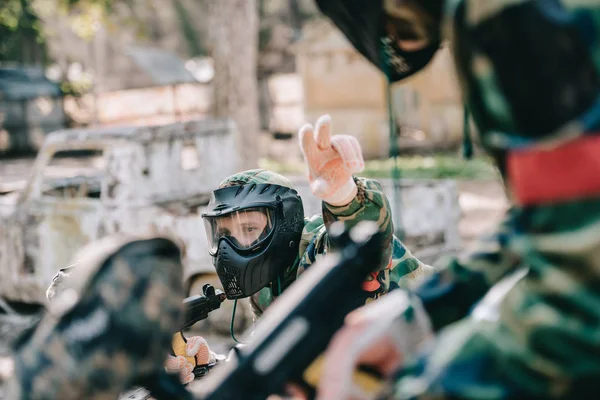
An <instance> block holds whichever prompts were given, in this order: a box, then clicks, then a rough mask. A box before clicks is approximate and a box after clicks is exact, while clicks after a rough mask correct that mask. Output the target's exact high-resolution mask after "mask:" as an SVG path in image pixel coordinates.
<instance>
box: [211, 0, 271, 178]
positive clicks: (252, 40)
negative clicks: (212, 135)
mask: <svg viewBox="0 0 600 400" xmlns="http://www.w3.org/2000/svg"><path fill="white" fill-rule="evenodd" d="M205 1H206V3H207V4H208V5H209V12H210V27H211V29H210V31H209V32H210V39H211V40H210V42H211V46H210V47H211V50H212V57H213V59H214V67H215V77H214V79H213V90H214V114H215V116H216V117H221V118H223V117H229V118H232V119H233V120H234V121H235V122H236V124H237V126H238V129H239V131H240V134H241V137H240V141H239V144H240V147H239V149H240V158H241V160H240V161H241V165H242V166H243V168H245V169H248V168H256V167H257V166H258V157H259V154H258V152H259V145H258V142H259V139H260V137H259V134H260V130H259V129H260V127H259V107H258V84H257V68H256V64H257V55H258V7H257V3H256V0H205Z"/></svg>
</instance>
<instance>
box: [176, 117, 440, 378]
mask: <svg viewBox="0 0 600 400" xmlns="http://www.w3.org/2000/svg"><path fill="white" fill-rule="evenodd" d="M299 140H300V146H301V150H302V153H303V156H304V159H305V161H306V164H307V167H308V179H309V182H310V187H311V191H312V192H313V193H314V194H315V195H316V196H317V197H319V198H320V199H321V200H322V204H323V214H322V215H315V216H313V217H312V218H305V217H304V210H303V206H302V201H301V199H300V197H299V196H298V194H297V192H296V191H295V190H294V189H293V187H292V183H291V182H290V180H289V179H287V178H285V177H284V176H281V175H279V174H277V173H274V172H271V171H267V170H262V169H255V170H249V171H244V172H241V173H237V174H235V175H233V176H230V177H228V178H226V179H225V180H224V181H223V182H222V183H221V184H220V185H219V188H218V189H216V190H215V191H214V192H213V195H212V197H211V201H210V203H209V205H208V206H207V211H206V212H205V213H204V214H203V218H204V221H205V226H206V234H207V238H208V241H209V252H210V254H211V255H212V256H213V263H214V265H215V269H216V271H217V274H218V276H219V279H220V281H221V283H222V284H223V288H224V291H225V293H226V294H227V297H228V298H229V299H236V300H237V299H240V298H246V297H250V304H251V307H252V311H253V314H254V318H255V319H257V318H259V317H260V315H261V314H262V313H263V312H264V310H265V309H266V308H267V307H268V306H269V305H270V304H271V303H272V302H273V301H274V300H275V299H276V297H277V296H279V295H280V294H281V293H282V292H283V291H284V290H285V289H286V288H287V287H289V286H290V285H291V284H292V283H293V282H294V281H295V280H296V278H297V277H298V275H299V274H301V273H302V272H303V271H304V270H305V269H307V268H309V267H310V265H311V264H312V263H314V262H315V260H317V259H319V258H320V257H322V256H323V255H324V254H326V253H327V251H328V250H329V249H330V248H334V247H335V244H334V243H329V240H328V234H327V230H328V228H329V227H330V226H331V224H333V223H334V222H335V221H344V222H345V225H346V227H352V226H355V225H356V224H357V223H358V222H360V221H364V220H371V221H376V222H378V224H379V226H380V230H381V231H382V232H384V233H385V234H386V236H387V237H388V239H386V241H385V242H386V244H385V246H384V248H383V249H382V252H383V254H384V257H383V259H384V260H385V262H384V263H383V264H382V265H381V266H380V268H379V272H378V273H374V274H373V275H372V276H369V277H367V280H366V281H365V282H364V284H363V289H364V297H365V298H364V301H365V303H366V302H369V301H370V300H372V299H376V298H378V297H379V296H381V295H382V294H384V293H387V292H388V291H389V290H390V289H394V288H397V287H404V288H407V287H409V286H410V285H412V284H413V283H414V282H416V281H417V280H419V279H420V278H422V277H424V276H427V275H430V274H431V273H432V267H430V266H427V265H425V264H423V263H421V262H420V261H419V260H418V259H416V258H415V257H414V256H413V255H412V254H411V253H410V251H409V250H408V249H406V247H405V246H404V245H403V243H402V242H401V241H400V240H399V239H398V238H397V237H396V236H394V234H393V223H392V216H391V209H390V205H389V202H388V200H387V198H386V196H385V194H384V193H383V189H382V187H381V185H380V184H379V183H378V182H376V181H374V180H371V179H365V178H357V177H354V176H353V174H354V173H358V172H360V171H362V169H363V168H364V161H363V157H362V150H361V147H360V145H359V143H358V141H357V140H356V138H354V137H352V136H349V135H334V136H331V119H330V117H329V116H328V115H325V116H322V117H320V118H319V119H318V120H317V123H316V126H315V127H314V128H313V126H312V125H310V124H307V125H305V126H304V127H302V128H301V129H300V131H299ZM234 310H235V308H234ZM232 318H234V316H233V315H232ZM198 340H203V339H202V338H198ZM204 343H205V342H204ZM189 351H190V353H193V349H190V350H189ZM171 359H172V357H170V360H171ZM182 363H183V361H182V360H180V363H179V364H176V363H175V362H174V361H171V362H170V364H169V365H170V366H171V365H172V366H173V367H176V366H182V365H183V364H182ZM188 369H189V366H188ZM173 370H175V369H173Z"/></svg>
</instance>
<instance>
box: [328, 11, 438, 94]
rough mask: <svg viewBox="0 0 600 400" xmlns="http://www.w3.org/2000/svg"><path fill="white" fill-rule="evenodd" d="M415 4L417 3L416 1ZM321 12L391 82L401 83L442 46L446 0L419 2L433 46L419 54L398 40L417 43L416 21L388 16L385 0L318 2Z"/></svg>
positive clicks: (424, 28) (423, 65) (423, 29)
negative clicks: (441, 22) (441, 29)
mask: <svg viewBox="0 0 600 400" xmlns="http://www.w3.org/2000/svg"><path fill="white" fill-rule="evenodd" d="M413 1H414V0H413ZM317 5H318V6H319V8H320V10H321V12H323V14H325V15H326V16H327V17H328V18H329V19H331V21H332V22H333V23H334V24H335V25H336V26H337V27H338V28H339V29H340V31H342V33H343V34H344V35H345V36H346V37H347V38H348V40H349V41H350V43H352V45H353V46H354V47H355V48H356V50H358V51H359V52H360V53H361V54H362V55H363V56H364V57H366V58H367V59H368V60H369V61H370V62H371V63H373V64H374V65H375V66H376V67H377V68H379V69H380V70H381V71H383V72H384V73H385V74H386V76H387V77H388V80H389V81H390V82H397V81H400V80H402V79H404V78H406V77H408V76H410V75H412V74H414V73H415V72H418V71H419V70H421V69H422V68H423V67H425V66H426V65H427V64H428V63H429V61H431V59H432V58H433V56H434V54H435V53H436V51H437V50H438V48H439V46H440V21H441V14H442V5H443V0H429V1H420V2H419V12H421V13H423V14H425V15H426V16H427V18H425V19H426V20H427V22H428V25H427V26H425V27H421V28H422V29H421V30H422V31H426V32H427V36H428V39H429V43H430V44H429V45H428V46H427V47H425V48H424V49H421V50H417V51H405V50H402V49H401V48H400V47H399V46H398V39H401V40H415V39H419V38H420V36H418V35H416V34H415V30H414V29H412V28H411V27H412V24H414V21H408V20H402V19H399V18H398V17H395V16H393V15H390V14H389V13H386V11H385V10H384V5H383V0H368V1H365V0H317Z"/></svg>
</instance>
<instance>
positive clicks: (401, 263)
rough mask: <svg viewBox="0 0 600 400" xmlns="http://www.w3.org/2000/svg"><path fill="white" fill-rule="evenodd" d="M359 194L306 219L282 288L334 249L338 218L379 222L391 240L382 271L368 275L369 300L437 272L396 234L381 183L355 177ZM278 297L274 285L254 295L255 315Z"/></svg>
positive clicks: (348, 222) (351, 223)
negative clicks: (330, 233) (331, 230)
mask: <svg viewBox="0 0 600 400" xmlns="http://www.w3.org/2000/svg"><path fill="white" fill-rule="evenodd" d="M355 182H356V184H357V186H358V194H357V196H356V197H355V198H354V200H352V202H350V204H348V205H345V206H341V207H334V206H331V205H329V204H327V203H324V202H323V215H315V216H313V217H312V218H307V219H306V224H305V226H304V231H303V232H302V239H301V242H300V247H299V251H298V258H297V261H296V263H294V265H292V266H290V267H289V268H288V269H287V270H286V271H285V274H284V278H283V280H282V282H280V283H281V290H282V291H283V290H285V288H287V287H288V286H289V285H291V284H292V283H293V282H294V281H295V280H296V278H297V277H298V276H299V275H300V274H302V272H304V271H305V270H306V269H307V268H309V267H310V266H311V265H312V264H313V263H314V262H315V261H316V260H318V259H319V258H321V257H322V256H324V255H325V254H327V251H329V250H332V246H331V244H330V243H329V240H328V235H327V229H328V228H329V227H330V226H331V224H333V223H334V222H335V221H343V222H344V223H345V225H346V226H347V227H353V226H355V225H356V224H357V223H358V222H360V221H366V220H368V221H376V222H377V223H378V224H379V226H380V229H381V231H382V232H385V233H386V234H387V235H388V237H389V239H388V240H386V245H385V247H384V248H383V249H382V251H383V253H384V257H383V259H384V263H382V265H380V267H379V272H378V273H374V274H372V276H370V277H368V278H367V281H366V282H365V283H364V285H363V289H364V291H365V302H368V301H370V300H372V299H376V298H377V297H379V296H381V295H382V294H384V293H387V292H388V291H389V290H391V289H394V288H397V287H402V288H408V287H410V286H412V285H413V284H414V283H415V282H417V281H419V280H420V278H422V277H425V276H428V275H430V274H431V273H433V268H432V267H430V266H428V265H425V264H423V263H422V262H420V261H419V260H418V259H417V258H415V257H414V256H413V255H412V254H411V252H410V251H409V250H408V249H407V248H406V247H405V246H404V244H403V243H402V242H401V241H400V240H399V239H398V238H397V237H396V236H395V235H394V234H393V230H394V228H393V222H392V218H391V208H390V204H389V201H388V199H387V197H386V196H385V195H384V194H383V189H382V187H381V185H380V184H379V183H378V182H377V181H375V180H372V179H366V178H355ZM274 299H276V296H274V295H273V291H272V290H271V288H270V287H267V288H264V289H262V290H261V291H260V292H258V293H257V294H255V295H254V296H252V297H251V299H250V303H251V305H252V310H253V312H254V316H255V318H257V317H259V316H260V315H261V314H262V312H263V311H264V310H265V309H266V308H267V307H268V306H269V305H270V304H271V303H272V302H273V301H274Z"/></svg>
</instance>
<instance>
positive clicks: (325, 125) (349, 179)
mask: <svg viewBox="0 0 600 400" xmlns="http://www.w3.org/2000/svg"><path fill="white" fill-rule="evenodd" d="M298 136H299V139H300V148H301V150H302V154H303V156H304V160H305V162H306V164H307V167H308V180H309V182H310V188H311V190H312V192H313V194H314V195H315V196H317V197H319V198H320V199H321V200H323V201H325V202H326V203H328V204H331V205H333V206H343V205H346V204H348V203H350V201H352V199H353V198H354V197H355V196H356V193H357V188H356V184H355V183H354V178H353V176H352V175H353V174H355V173H358V172H361V171H362V170H363V169H364V167H365V162H364V160H363V156H362V149H361V147H360V144H359V143H358V140H356V138H355V137H353V136H350V135H334V136H331V117H330V116H329V115H323V116H321V117H320V118H319V119H318V120H317V124H316V128H313V126H312V125H310V124H306V125H304V126H303V127H302V128H300V131H299V133H298Z"/></svg>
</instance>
